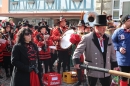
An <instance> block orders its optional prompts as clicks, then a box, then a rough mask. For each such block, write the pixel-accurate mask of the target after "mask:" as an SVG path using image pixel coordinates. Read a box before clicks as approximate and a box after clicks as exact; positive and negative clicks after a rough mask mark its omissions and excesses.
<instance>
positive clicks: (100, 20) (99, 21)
mask: <svg viewBox="0 0 130 86" xmlns="http://www.w3.org/2000/svg"><path fill="white" fill-rule="evenodd" d="M95 26H107V18H106V15H97V16H96V23H95Z"/></svg>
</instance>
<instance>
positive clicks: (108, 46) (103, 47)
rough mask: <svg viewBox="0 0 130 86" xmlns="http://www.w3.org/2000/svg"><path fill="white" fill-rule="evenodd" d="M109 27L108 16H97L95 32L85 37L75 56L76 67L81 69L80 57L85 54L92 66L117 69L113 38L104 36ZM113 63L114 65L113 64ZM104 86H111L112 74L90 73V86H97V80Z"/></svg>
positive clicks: (91, 71) (90, 71)
mask: <svg viewBox="0 0 130 86" xmlns="http://www.w3.org/2000/svg"><path fill="white" fill-rule="evenodd" d="M106 26H107V20H106V15H97V16H96V24H95V27H94V32H91V33H89V34H87V35H85V36H83V38H82V40H81V41H80V42H79V44H78V46H77V48H76V50H75V51H74V54H73V61H74V66H75V68H77V69H80V67H79V65H80V55H81V54H83V53H84V55H85V60H86V61H87V62H88V65H90V66H96V67H101V68H106V69H111V65H112V66H113V67H116V66H117V64H116V56H115V51H114V47H113V44H112V40H111V37H110V36H109V35H107V34H104V32H105V29H106ZM111 61H112V64H111ZM98 79H99V80H100V83H101V84H102V86H110V80H111V77H110V74H107V73H103V72H99V71H93V70H89V71H88V81H89V85H90V86H96V82H97V80H98Z"/></svg>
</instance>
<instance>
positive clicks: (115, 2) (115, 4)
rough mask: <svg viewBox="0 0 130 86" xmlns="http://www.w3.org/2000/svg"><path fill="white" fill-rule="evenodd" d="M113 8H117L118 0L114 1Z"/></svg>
mask: <svg viewBox="0 0 130 86" xmlns="http://www.w3.org/2000/svg"><path fill="white" fill-rule="evenodd" d="M114 9H119V1H118V0H115V1H114Z"/></svg>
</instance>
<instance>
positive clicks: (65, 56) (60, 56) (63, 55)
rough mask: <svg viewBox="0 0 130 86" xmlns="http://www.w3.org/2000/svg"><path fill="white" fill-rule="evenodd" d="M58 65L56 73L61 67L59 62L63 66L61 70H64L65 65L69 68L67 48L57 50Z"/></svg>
mask: <svg viewBox="0 0 130 86" xmlns="http://www.w3.org/2000/svg"><path fill="white" fill-rule="evenodd" d="M58 59H59V60H58V66H57V70H58V73H60V69H61V63H62V62H63V63H62V67H63V72H65V71H66V67H67V68H68V69H69V70H70V57H69V53H68V51H67V50H65V51H58Z"/></svg>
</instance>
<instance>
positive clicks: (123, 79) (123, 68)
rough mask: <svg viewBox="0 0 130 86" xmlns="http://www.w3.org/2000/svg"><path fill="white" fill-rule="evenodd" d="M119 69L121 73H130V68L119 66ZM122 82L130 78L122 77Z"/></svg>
mask: <svg viewBox="0 0 130 86" xmlns="http://www.w3.org/2000/svg"><path fill="white" fill-rule="evenodd" d="M119 67H120V70H121V72H126V73H129V72H130V66H119ZM121 80H122V81H127V80H128V78H125V77H121Z"/></svg>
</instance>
